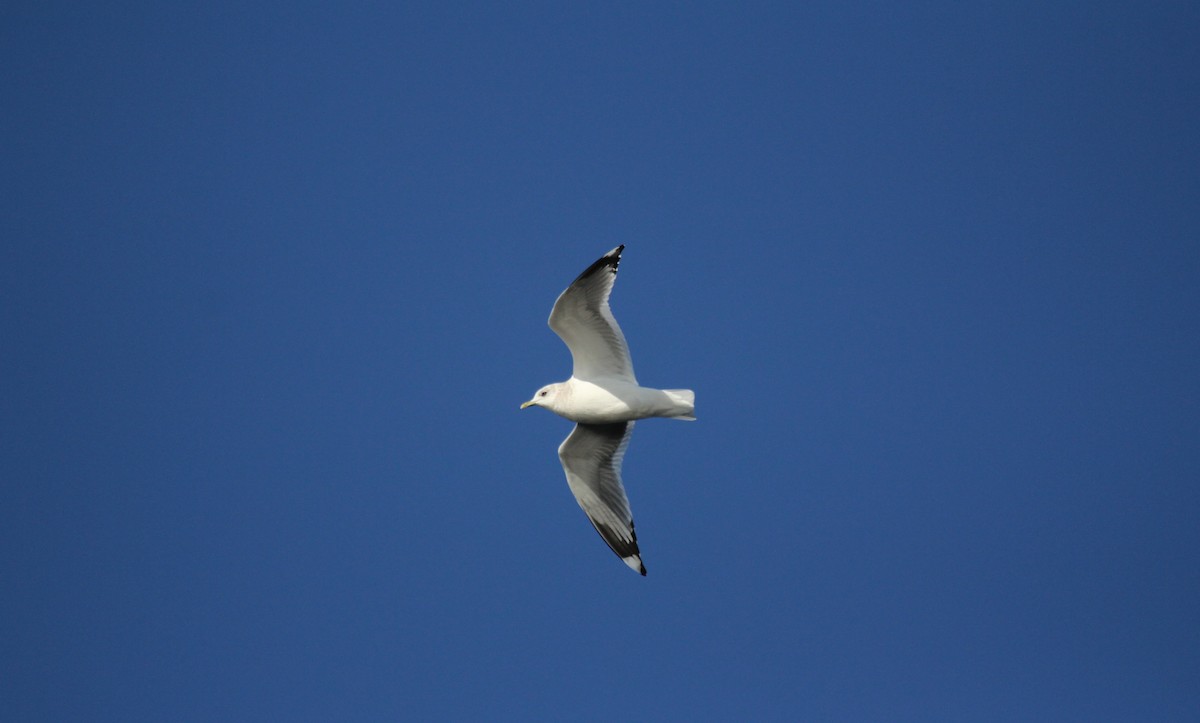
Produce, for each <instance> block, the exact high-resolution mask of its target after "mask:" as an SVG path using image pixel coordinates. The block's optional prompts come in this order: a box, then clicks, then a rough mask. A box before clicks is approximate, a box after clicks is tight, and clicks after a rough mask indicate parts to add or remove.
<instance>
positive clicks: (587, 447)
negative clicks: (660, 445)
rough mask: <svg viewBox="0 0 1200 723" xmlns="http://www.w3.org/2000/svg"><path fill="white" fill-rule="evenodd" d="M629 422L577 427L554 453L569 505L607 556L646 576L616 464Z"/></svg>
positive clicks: (626, 439) (629, 429) (630, 431)
mask: <svg viewBox="0 0 1200 723" xmlns="http://www.w3.org/2000/svg"><path fill="white" fill-rule="evenodd" d="M632 435H633V422H618V423H616V424H577V425H575V429H574V431H572V432H571V434H570V435H568V436H567V438H566V439H565V440H563V443H562V445H561V446H559V448H558V458H559V460H561V461H562V466H563V471H565V472H566V473H567V484H568V485H570V487H571V492H572V494H574V495H575V501H577V502H578V503H579V506H580V507H582V508H583V511H584V513H585V514H587V516H588V519H589V520H591V521H592V526H594V527H595V528H596V532H599V533H600V537H602V538H604V541H605V542H606V543H608V546H609V547H611V548H612V551H613V552H615V553H617V556H618V557H620V558H621V559H622V560H624V561H625V564H626V565H629V567H631V568H632V569H634V570H636V571H637V572H640V573H641V574H643V575H645V574H646V566H645V565H643V564H642V556H641V552H640V551H639V550H638V544H637V533H635V532H634V531H633V513H632V512H631V511H630V510H629V499H628V498H626V497H625V488H624V487H623V486H622V485H621V459H622V458H623V457H624V456H625V448H626V447H628V446H629V438H630V437H631V436H632Z"/></svg>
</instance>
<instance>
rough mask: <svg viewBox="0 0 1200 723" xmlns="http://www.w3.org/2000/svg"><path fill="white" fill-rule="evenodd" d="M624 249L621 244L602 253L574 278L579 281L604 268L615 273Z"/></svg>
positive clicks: (623, 245)
mask: <svg viewBox="0 0 1200 723" xmlns="http://www.w3.org/2000/svg"><path fill="white" fill-rule="evenodd" d="M624 250H625V244H621V245H620V246H618V247H616V248H615V249H613V250H612V251H609V252H608V253H606V254H604V255H603V256H601V257H600V258H598V259H596V261H595V263H593V264H592V265H591V266H589V267H587V268H586V269H584V270H583V273H582V274H580V275H579V276H577V277H575V280H576V281H579V280H580V279H586V278H587V277H589V276H591V275H592V274H594V273H596V272H597V271H599V270H600V269H604V268H607V269H611V270H612V272H613V273H614V274H615V273H617V267H618V266H620V264H621V252H622V251H624Z"/></svg>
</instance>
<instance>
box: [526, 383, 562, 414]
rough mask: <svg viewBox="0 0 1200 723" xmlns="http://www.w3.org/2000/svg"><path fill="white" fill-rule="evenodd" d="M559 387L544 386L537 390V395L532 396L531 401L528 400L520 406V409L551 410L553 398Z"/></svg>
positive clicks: (552, 385)
mask: <svg viewBox="0 0 1200 723" xmlns="http://www.w3.org/2000/svg"><path fill="white" fill-rule="evenodd" d="M560 386H561V385H560V384H547V385H546V386H544V387H542V388H541V389H539V390H537V393H536V394H534V395H533V399H530V400H529V401H528V402H525V403H524V404H522V405H521V409H524V408H525V407H548V408H550V409H553V408H554V398H555V396H556V395H557V394H558V388H559V387H560Z"/></svg>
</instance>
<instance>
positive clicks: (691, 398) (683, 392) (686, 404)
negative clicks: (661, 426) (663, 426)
mask: <svg viewBox="0 0 1200 723" xmlns="http://www.w3.org/2000/svg"><path fill="white" fill-rule="evenodd" d="M663 391H664V392H666V393H667V396H669V397H670V398H671V399H672V400H673V401H674V402H676V403H677V404H678V405H679V407H678V408H677V409H676V410H675V411H676V413H675V414H672V415H671V418H672V419H683V420H685V421H688V422H694V421H696V393H695V392H693V391H692V390H691V389H664V390H663Z"/></svg>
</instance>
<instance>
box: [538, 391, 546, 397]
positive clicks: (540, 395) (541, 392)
mask: <svg viewBox="0 0 1200 723" xmlns="http://www.w3.org/2000/svg"><path fill="white" fill-rule="evenodd" d="M538 396H539V397H544V396H546V390H544V389H543V390H542V391H540V392H538Z"/></svg>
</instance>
